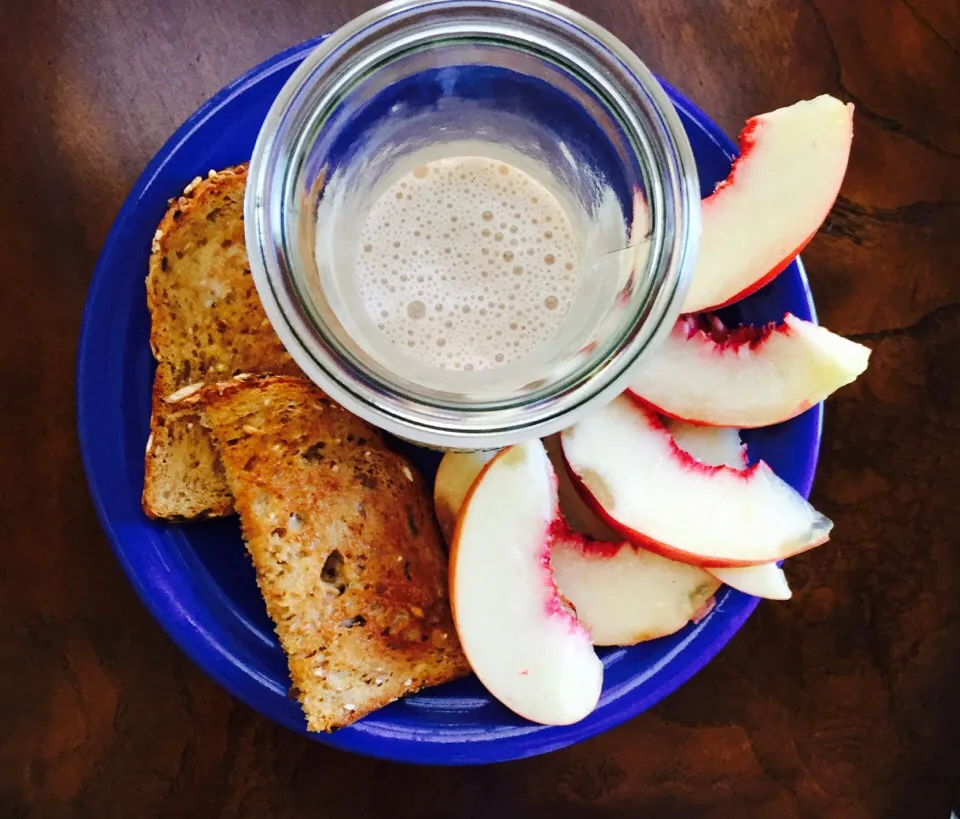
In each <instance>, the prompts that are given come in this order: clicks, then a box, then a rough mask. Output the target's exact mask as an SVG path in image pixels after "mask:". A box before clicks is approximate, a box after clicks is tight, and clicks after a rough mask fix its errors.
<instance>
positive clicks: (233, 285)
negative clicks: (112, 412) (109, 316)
mask: <svg viewBox="0 0 960 819" xmlns="http://www.w3.org/2000/svg"><path fill="white" fill-rule="evenodd" d="M246 179H247V169H246V166H245V165H239V166H237V167H235V168H228V169H226V170H223V171H219V172H213V171H211V172H210V175H209V176H208V177H207V178H206V179H200V178H199V177H198V178H197V179H195V180H194V181H193V182H191V183H190V184H189V185H188V186H187V188H186V190H184V192H183V195H182V196H180V197H178V198H177V199H175V200H171V202H170V207H169V209H168V210H167V213H166V215H165V216H164V217H163V220H162V221H161V222H160V225H159V227H158V228H157V232H156V235H155V236H154V239H153V247H152V252H151V254H150V268H149V273H148V275H147V305H148V307H149V309H150V319H151V332H150V346H151V348H152V349H153V355H154V357H155V358H156V360H157V371H156V376H155V378H154V384H153V399H152V401H153V408H152V414H151V419H150V437H149V439H148V442H147V451H146V458H145V476H144V486H143V508H144V511H146V513H147V514H148V515H149V516H150V517H155V518H158V517H162V518H193V517H199V516H217V515H225V514H229V513H230V512H231V511H232V509H233V497H232V496H231V494H230V490H229V488H228V486H227V483H226V479H225V477H224V474H223V467H222V465H221V464H220V459H219V456H218V454H217V451H216V448H215V447H214V445H213V442H212V441H211V439H210V434H209V432H208V431H207V430H206V428H205V427H203V425H201V424H200V423H199V417H198V415H197V413H196V412H195V411H191V410H187V411H183V410H177V409H175V408H174V407H173V406H172V405H171V404H170V403H168V401H167V398H168V397H169V396H170V395H171V394H173V393H175V392H176V391H177V390H180V389H181V388H183V387H185V386H187V385H189V384H193V383H195V382H208V383H209V382H215V381H219V380H222V379H224V378H229V377H230V376H232V375H235V374H236V373H240V372H265V373H281V374H299V372H300V370H299V368H298V367H297V366H296V365H295V364H294V363H293V360H292V359H291V358H290V356H289V354H288V353H287V352H286V350H285V349H284V348H283V345H282V344H281V343H280V340H279V339H278V338H277V336H276V333H274V331H273V328H272V327H271V326H270V323H269V321H267V316H266V314H265V313H264V310H263V305H262V304H261V303H260V299H259V297H258V296H257V291H256V288H255V287H254V284H253V277H252V275H251V273H250V265H249V262H248V259H247V251H246V245H245V242H244V232H243V196H244V191H245V187H246Z"/></svg>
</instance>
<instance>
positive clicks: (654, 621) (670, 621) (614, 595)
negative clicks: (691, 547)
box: [550, 532, 720, 646]
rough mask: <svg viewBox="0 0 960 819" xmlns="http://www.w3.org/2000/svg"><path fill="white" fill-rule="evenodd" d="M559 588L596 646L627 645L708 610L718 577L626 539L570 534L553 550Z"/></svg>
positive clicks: (653, 636)
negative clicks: (624, 540) (604, 540)
mask: <svg viewBox="0 0 960 819" xmlns="http://www.w3.org/2000/svg"><path fill="white" fill-rule="evenodd" d="M550 565H551V566H552V567H553V574H554V577H555V579H556V581H557V586H558V587H559V588H560V591H561V593H562V594H563V596H564V597H566V598H567V599H568V600H569V601H570V603H571V605H572V606H573V607H574V608H575V609H576V610H577V619H578V620H579V621H580V622H581V623H582V624H583V625H584V626H585V627H586V628H587V630H588V631H589V632H590V636H591V638H592V639H593V644H594V645H597V646H628V645H634V644H636V643H640V642H644V641H646V640H654V639H656V638H657V637H665V636H666V635H668V634H673V633H674V632H676V631H679V630H680V629H682V628H683V627H684V626H685V625H687V623H689V622H690V621H691V620H695V619H697V616H698V614H700V613H702V612H705V611H708V610H709V607H711V603H712V598H713V595H714V593H715V592H716V591H717V589H718V588H719V587H720V581H719V580H717V579H716V578H714V577H712V576H711V575H710V574H708V573H707V572H705V571H704V570H703V569H700V568H698V567H697V566H690V565H688V564H685V563H679V562H678V561H676V560H670V559H669V558H666V557H662V556H660V555H658V554H655V553H654V552H650V551H647V550H646V549H643V548H641V547H639V546H636V545H634V544H632V543H628V542H620V543H605V542H603V541H599V540H590V539H587V538H584V537H582V536H578V535H577V534H576V533H573V532H571V533H570V534H569V535H568V536H566V537H558V538H557V540H556V542H555V543H554V545H553V548H552V549H551V552H550Z"/></svg>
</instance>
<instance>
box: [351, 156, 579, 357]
mask: <svg viewBox="0 0 960 819" xmlns="http://www.w3.org/2000/svg"><path fill="white" fill-rule="evenodd" d="M358 246H359V252H358V254H357V262H356V276H357V285H358V288H359V292H360V296H361V298H362V300H363V303H364V306H365V308H366V311H367V313H368V315H369V316H370V318H371V319H372V321H373V322H374V323H375V325H376V327H377V328H378V329H379V331H380V332H381V333H383V335H384V336H386V338H388V339H389V340H390V341H391V342H393V344H394V345H396V346H397V347H399V348H400V349H402V350H403V351H404V353H405V354H406V355H408V356H412V357H414V358H416V359H418V360H419V361H421V362H422V363H424V364H429V365H433V366H436V367H441V368H444V369H454V370H466V371H470V370H483V369H490V368H493V367H498V366H501V365H505V364H509V363H511V362H515V361H518V360H520V359H522V358H523V357H525V356H527V355H529V354H530V353H531V352H533V351H534V350H536V349H537V348H538V347H540V346H542V345H544V344H546V343H548V342H549V341H550V340H551V339H553V338H554V337H555V336H556V335H557V333H558V331H559V329H560V327H561V325H562V324H563V322H564V320H565V319H566V317H567V315H568V313H569V311H570V306H571V304H572V302H573V299H574V297H575V295H576V290H577V284H578V280H577V271H578V269H579V251H578V247H577V243H576V241H575V239H574V231H573V229H572V227H571V224H570V220H569V218H568V217H567V215H566V213H565V212H564V210H563V208H562V207H561V205H560V203H559V202H558V201H557V199H556V197H554V195H553V194H552V193H550V192H549V191H548V190H547V189H546V188H545V187H544V186H543V185H541V184H540V183H539V182H537V181H536V180H535V179H534V178H533V177H531V176H530V175H529V174H527V173H526V172H524V171H521V170H519V169H518V168H516V167H514V166H512V165H508V164H505V163H503V162H500V161H497V160H493V159H488V158H486V157H479V156H460V157H451V158H446V159H438V160H434V161H431V162H427V163H425V164H422V165H418V166H417V167H415V168H413V169H412V170H411V171H409V172H408V173H406V174H405V175H403V176H401V177H400V178H398V179H397V180H396V181H395V182H394V183H393V184H392V185H390V186H389V187H388V188H387V189H386V190H384V191H383V192H382V194H381V195H380V196H379V198H378V199H377V200H376V202H375V203H374V205H373V207H372V208H371V210H370V211H369V213H368V215H367V218H366V222H365V224H364V227H363V231H362V234H361V237H360V242H359V243H358Z"/></svg>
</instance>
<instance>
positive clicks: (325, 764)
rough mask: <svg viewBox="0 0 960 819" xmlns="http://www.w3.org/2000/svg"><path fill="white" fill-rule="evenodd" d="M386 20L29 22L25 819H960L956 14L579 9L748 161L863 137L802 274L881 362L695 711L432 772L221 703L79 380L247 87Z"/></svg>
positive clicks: (9, 79) (4, 173)
mask: <svg viewBox="0 0 960 819" xmlns="http://www.w3.org/2000/svg"><path fill="white" fill-rule="evenodd" d="M369 5H372V4H371V3H368V2H364V0H220V1H219V2H214V0H208V2H203V0H167V1H166V2H156V0H150V1H149V2H148V1H147V0H0V69H2V70H0V251H2V253H0V260H2V268H0V384H2V386H0V430H2V433H0V522H2V530H0V531H2V532H3V535H4V537H3V547H2V551H3V554H4V559H3V563H2V569H0V817H3V818H4V819H5V817H28V816H29V817H34V816H35V817H60V816H90V817H148V816H170V817H211V816H238V817H266V816H269V817H292V816H324V817H334V818H335V817H350V818H351V819H359V818H360V817H424V818H425V819H426V818H428V817H430V818H432V817H448V816H450V817H453V816H456V817H465V818H471V819H472V818H474V817H507V819H509V817H526V816H552V817H559V818H561V819H562V817H578V819H579V818H580V817H588V818H589V817H639V816H643V817H675V816H676V817H685V818H688V819H689V818H690V817H693V818H697V817H724V819H725V818H726V817H752V816H761V817H778V819H779V818H780V817H783V818H785V819H789V818H790V817H807V816H809V817H823V819H840V817H870V818H871V819H872V818H873V817H911V819H912V818H913V817H918V818H920V819H925V818H926V817H934V819H947V816H948V815H949V812H950V807H951V805H954V806H956V805H958V804H960V799H958V797H960V691H958V688H960V543H958V542H957V541H958V537H960V461H958V457H957V456H958V444H960V437H958V436H960V387H958V376H960V367H958V364H957V361H958V355H960V252H958V249H957V248H958V246H960V245H958V244H957V241H958V239H960V160H958V157H960V105H958V103H960V96H958V91H957V88H958V86H960V3H958V2H957V0H739V1H735V0H682V2H681V0H604V1H603V2H601V0H595V1H594V2H591V0H579V2H576V3H575V4H574V5H576V6H578V7H579V8H580V9H581V10H583V11H585V12H587V13H588V14H590V15H591V16H593V17H595V18H596V19H597V20H598V21H600V22H601V23H602V24H604V25H606V26H607V27H608V28H610V29H612V30H613V31H614V32H616V33H617V34H618V35H619V36H620V37H621V38H622V39H624V40H625V41H626V42H627V43H628V44H629V45H630V46H631V47H633V48H634V49H635V50H636V51H637V52H638V53H639V54H640V55H641V57H642V58H643V59H644V60H646V61H647V63H648V64H649V65H650V66H651V67H652V68H653V69H654V70H655V71H657V72H658V73H659V74H660V75H662V76H663V77H664V78H666V79H667V80H669V81H670V82H672V83H673V84H674V85H676V86H677V87H678V88H680V89H681V90H682V91H684V92H685V93H687V94H689V95H690V96H691V97H692V98H693V99H694V100H695V101H696V102H697V103H699V104H700V105H701V106H702V107H703V108H704V109H705V110H706V111H707V112H708V113H709V114H710V115H711V116H713V117H714V118H716V119H717V120H718V121H719V122H720V124H721V125H722V126H723V127H724V128H725V129H726V130H727V131H728V132H729V133H731V134H734V133H736V131H737V130H738V128H739V124H740V123H741V122H742V120H743V119H744V118H746V117H747V116H749V115H751V114H754V113H758V112H761V111H765V110H768V109H772V108H775V107H778V106H780V105H784V104H788V103H790V102H793V101H795V100H797V99H801V98H807V97H811V96H814V95H816V94H819V93H821V92H829V93H832V94H835V95H836V96H839V97H841V98H843V99H845V100H852V101H853V102H855V103H856V106H857V115H856V138H855V142H854V147H853V155H852V159H851V162H850V170H849V173H848V175H847V180H846V183H845V185H844V188H843V194H842V196H841V197H840V201H839V203H838V204H837V207H836V209H835V211H834V212H833V214H832V215H831V217H830V218H829V219H828V221H827V224H826V227H825V229H824V230H823V231H822V232H821V233H820V234H819V235H818V236H817V237H816V239H815V240H814V241H813V243H812V244H811V245H810V248H809V250H808V251H806V252H805V254H804V259H805V261H806V262H807V265H808V269H809V271H810V278H811V281H812V284H813V289H814V292H815V294H816V298H817V304H818V308H819V310H820V317H821V320H822V321H823V322H824V323H826V324H827V325H828V326H830V327H831V328H832V329H834V330H836V331H839V332H842V333H844V334H849V335H851V336H853V337H854V338H856V339H858V340H861V341H863V342H865V343H866V344H868V345H870V346H871V347H872V348H873V349H874V356H873V361H872V364H871V367H870V370H869V372H868V373H867V374H866V375H865V376H864V377H863V378H862V379H861V380H860V381H859V382H858V383H857V384H856V385H855V386H853V387H850V388H847V389H845V390H843V391H842V392H841V393H840V394H839V396H837V397H836V398H835V399H834V400H832V401H831V402H830V403H829V405H828V407H827V414H826V435H825V444H824V447H823V454H822V460H821V466H820V472H819V475H818V479H817V483H816V488H815V490H814V497H813V500H814V502H815V503H816V505H817V506H818V507H819V508H821V509H822V510H823V511H824V512H825V513H826V514H828V515H829V516H830V517H832V518H833V519H834V521H835V522H836V529H835V537H834V540H833V542H832V543H831V544H830V545H829V546H827V547H825V548H823V549H820V550H817V551H814V552H813V553H810V554H808V555H805V556H802V557H798V558H796V559H794V560H793V561H791V563H790V565H789V575H790V578H791V581H792V583H793V585H794V588H795V592H796V593H795V596H794V599H793V600H792V601H790V602H788V603H780V604H764V605H761V607H760V608H759V610H758V612H757V613H756V615H755V616H754V617H753V618H752V619H751V620H750V621H749V622H748V623H747V625H746V626H745V627H744V628H743V630H742V631H741V632H740V634H738V635H737V637H736V638H735V639H734V640H733V641H732V643H731V644H730V645H729V646H728V647H727V648H726V649H725V650H724V651H723V653H722V654H721V655H720V657H719V658H718V659H717V660H715V661H714V662H713V663H711V664H710V665H709V666H708V667H707V669H706V670H705V671H703V672H702V673H701V674H700V675H699V676H697V677H696V678H695V679H694V680H693V681H692V682H690V683H689V684H687V685H686V686H684V687H683V688H682V689H681V690H680V691H678V692H677V693H676V694H674V695H673V696H671V697H670V698H668V699H667V700H666V701H665V702H663V703H661V704H660V705H659V706H657V707H656V708H654V709H653V710H652V711H650V712H648V713H646V714H643V715H642V716H640V717H638V718H636V719H634V720H633V721H631V722H630V723H628V724H626V725H623V726H621V727H619V728H617V729H615V730H613V731H610V732H609V733H608V734H606V735H604V736H600V737H597V738H595V739H593V740H591V741H588V742H585V743H583V744H582V745H580V746H577V747H574V748H569V749H567V750H564V751H561V752H558V753H555V754H552V755H550V756H547V757H542V758H538V759H532V760H527V761H522V762H516V763H510V764H505V765H499V766H492V767H486V768H478V769H463V770H446V769H416V768H411V767H407V766H401V765H396V764H389V763H384V762H377V761H374V760H370V759H364V758H360V757H356V756H352V755H349V754H346V753H342V752H339V751H335V750H332V749H329V748H326V747H324V746H322V745H319V744H315V743H313V742H310V741H308V740H306V739H303V738H301V737H299V736H296V735H294V734H292V733H290V732H288V731H286V730H284V729H281V728H278V727H276V726H275V725H273V724H272V723H270V722H269V721H267V720H266V719H264V718H262V717H261V716H259V715H258V714H256V713H255V712H253V711H252V710H251V709H250V708H248V707H246V706H245V705H242V704H240V703H238V702H237V701H235V700H234V699H233V698H231V697H230V696H229V695H228V694H226V693H225V692H224V691H222V690H221V689H220V688H218V687H217V686H216V685H215V684H214V683H213V682H211V681H210V680H209V679H207V678H206V677H205V676H204V675H203V674H202V673H201V672H200V671H199V670H198V669H197V668H196V667H195V666H194V665H193V664H192V663H191V662H190V661H189V660H187V658H186V657H185V656H184V655H183V654H181V653H180V651H179V650H178V649H177V648H176V647H175V646H174V645H173V644H172V643H171V642H170V640H169V639H168V638H167V637H166V635H165V634H164V633H163V632H162V631H161V629H160V627H159V626H158V625H157V624H156V623H155V622H154V621H153V620H152V619H151V618H150V616H149V615H148V614H147V612H146V611H145V609H144V607H143V606H142V605H141V603H140V602H139V600H138V599H137V598H136V596H135V594H134V592H133V590H132V589H131V588H130V586H129V585H128V584H127V582H126V580H125V578H124V576H123V574H122V572H121V570H120V568H119V566H118V564H117V563H116V561H115V560H114V558H113V555H112V553H111V551H110V549H109V547H108V545H107V542H106V539H105V537H104V535H103V534H102V533H101V530H100V527H99V525H98V523H97V520H96V517H95V515H94V511H93V508H92V505H91V503H90V500H89V498H88V495H87V490H86V487H85V483H84V478H83V474H82V471H81V464H80V456H79V452H78V447H77V438H76V432H75V425H74V402H73V398H72V396H73V377H74V375H73V366H74V355H75V349H76V339H77V334H78V330H79V326H80V317H81V311H82V308H83V302H84V296H85V291H86V289H87V286H88V284H89V282H90V278H91V274H92V271H93V266H94V263H95V260H96V257H97V253H98V251H99V248H100V245H101V244H102V242H103V240H104V237H105V236H106V234H107V231H108V229H109V227H110V223H111V221H112V220H113V217H114V214H115V213H116V211H117V209H118V208H119V206H120V204H121V201H122V200H123V197H124V196H125V194H126V193H127V191H128V190H129V188H130V187H131V185H132V184H133V182H134V180H135V179H136V177H137V175H138V174H139V173H140V171H141V170H142V168H143V167H144V165H145V163H146V162H147V161H148V159H149V158H150V157H151V156H152V154H153V153H154V152H155V151H156V150H157V149H158V148H159V147H160V145H161V144H162V143H163V141H164V140H165V139H166V138H167V136H168V135H169V134H170V133H171V132H172V131H173V130H174V128H175V127H176V126H177V125H178V124H179V123H180V122H181V121H182V120H183V119H184V118H185V117H186V116H187V115H189V114H190V113H191V112H192V111H193V110H194V109H195V108H196V107H197V106H198V105H199V104H200V103H201V102H202V101H203V100H204V99H206V98H207V97H209V96H210V95H211V94H212V93H213V92H215V91H216V90H217V89H218V88H220V87H221V86H222V85H223V84H224V83H226V82H227V81H229V80H230V79H232V78H233V77H235V76H236V75H237V74H239V73H241V72H243V71H244V70H246V69H247V68H249V67H250V66H252V65H254V64H255V63H257V62H259V61H261V60H263V59H264V58H266V57H269V56H270V55H271V54H273V53H274V52H276V51H277V50H279V49H281V48H284V47H286V46H289V45H292V44H294V43H297V42H299V41H301V40H304V39H306V38H308V37H310V36H312V35H315V34H317V33H320V32H323V31H326V30H329V29H331V28H333V27H335V26H337V25H339V24H341V23H343V22H344V21H346V20H347V19H348V18H349V17H350V16H352V15H353V14H355V13H357V12H359V11H361V10H362V9H364V8H367V7H368V6H369Z"/></svg>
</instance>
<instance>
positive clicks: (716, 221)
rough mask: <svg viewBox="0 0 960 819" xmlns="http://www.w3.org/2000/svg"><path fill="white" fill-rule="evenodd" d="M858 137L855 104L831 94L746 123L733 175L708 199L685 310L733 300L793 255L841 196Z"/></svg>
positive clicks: (763, 281)
mask: <svg viewBox="0 0 960 819" xmlns="http://www.w3.org/2000/svg"><path fill="white" fill-rule="evenodd" d="M852 140H853V105H852V104H849V103H847V104H844V103H842V102H841V101H840V100H838V99H835V98H833V97H831V96H828V95H826V94H824V95H822V96H819V97H817V98H816V99H812V100H807V101H804V102H798V103H796V104H795V105H791V106H789V107H787V108H780V109H778V110H776V111H772V112H770V113H768V114H761V115H760V116H757V117H753V118H752V119H750V120H748V121H747V123H746V126H745V127H744V129H743V131H742V132H741V133H740V156H739V158H738V159H737V160H736V161H735V162H734V163H733V168H732V169H731V171H730V175H729V176H728V177H727V178H726V179H725V180H724V181H723V182H721V183H720V184H719V185H717V187H716V189H715V190H714V192H713V194H712V195H710V196H709V197H707V198H706V199H704V200H703V204H702V208H703V230H702V234H701V237H700V251H699V254H698V256H697V263H696V266H695V267H694V272H693V281H692V282H691V285H690V290H689V291H688V293H687V298H686V301H685V302H684V305H683V312H684V313H699V312H702V311H704V310H709V309H713V308H716V307H722V306H724V305H727V304H732V303H733V302H735V301H738V300H739V299H742V298H743V297H744V296H747V295H749V294H750V293H752V292H753V291H754V290H757V289H759V288H760V287H762V286H763V285H764V284H766V283H767V282H769V281H770V280H771V279H773V278H774V277H775V276H776V275H777V274H778V273H780V271H782V270H783V269H784V268H785V267H786V266H787V265H788V264H789V263H790V262H791V261H792V260H793V259H794V257H795V256H796V255H797V254H798V253H799V252H800V251H801V250H802V249H803V247H804V246H805V245H806V244H807V242H809V241H810V239H812V238H813V236H814V234H815V233H816V232H817V230H818V229H819V228H820V225H821V224H822V223H823V220H824V219H825V218H826V216H827V214H828V213H829V212H830V208H831V207H832V206H833V203H834V202H835V201H836V198H837V194H838V193H839V192H840V184H841V183H842V182H843V176H844V174H845V173H846V170H847V160H848V159H849V157H850V143H851V141H852Z"/></svg>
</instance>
